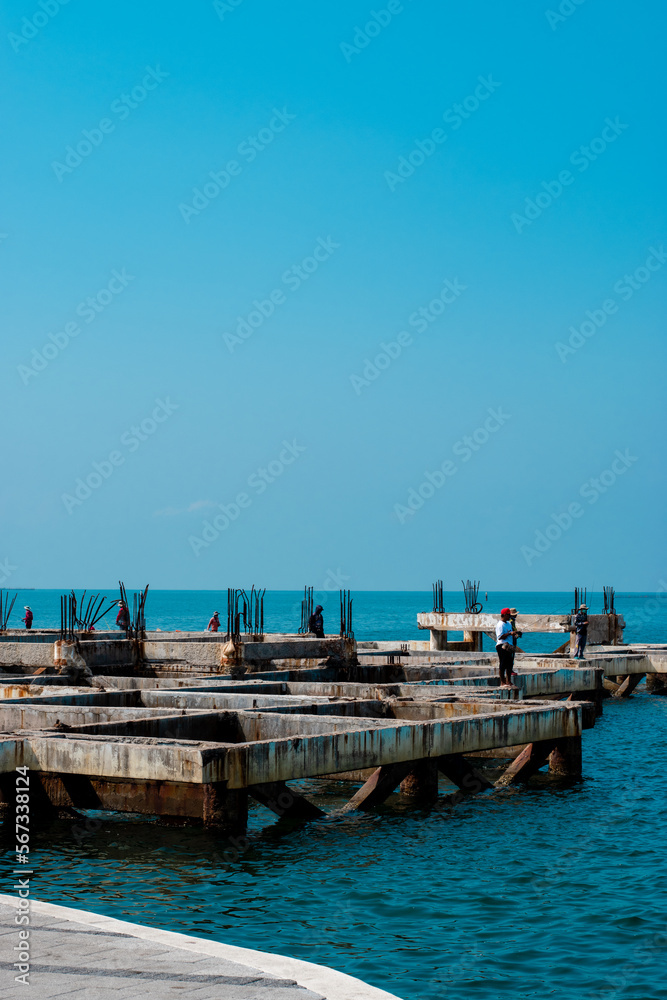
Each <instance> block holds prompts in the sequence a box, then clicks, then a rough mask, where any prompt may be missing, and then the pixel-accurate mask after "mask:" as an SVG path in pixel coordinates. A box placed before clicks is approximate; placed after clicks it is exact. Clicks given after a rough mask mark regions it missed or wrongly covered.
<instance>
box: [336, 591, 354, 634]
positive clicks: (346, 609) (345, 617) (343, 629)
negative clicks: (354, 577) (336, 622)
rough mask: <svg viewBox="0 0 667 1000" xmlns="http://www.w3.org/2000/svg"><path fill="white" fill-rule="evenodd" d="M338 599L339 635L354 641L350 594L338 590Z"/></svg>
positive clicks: (349, 592)
mask: <svg viewBox="0 0 667 1000" xmlns="http://www.w3.org/2000/svg"><path fill="white" fill-rule="evenodd" d="M338 593H339V598H340V634H341V636H343V637H344V638H346V639H354V630H353V628H352V596H351V594H352V592H351V591H350V590H339V592H338Z"/></svg>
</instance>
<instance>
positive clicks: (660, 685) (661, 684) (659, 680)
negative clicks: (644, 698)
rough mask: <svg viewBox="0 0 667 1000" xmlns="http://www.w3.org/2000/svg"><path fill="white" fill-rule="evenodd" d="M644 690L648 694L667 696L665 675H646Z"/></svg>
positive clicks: (666, 678) (666, 677) (666, 675)
mask: <svg viewBox="0 0 667 1000" xmlns="http://www.w3.org/2000/svg"><path fill="white" fill-rule="evenodd" d="M646 690H647V691H648V692H649V694H667V674H647V675H646Z"/></svg>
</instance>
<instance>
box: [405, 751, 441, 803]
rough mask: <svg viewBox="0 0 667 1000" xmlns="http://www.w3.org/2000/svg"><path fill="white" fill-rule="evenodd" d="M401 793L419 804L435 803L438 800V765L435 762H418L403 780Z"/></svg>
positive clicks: (429, 760) (428, 760)
mask: <svg viewBox="0 0 667 1000" xmlns="http://www.w3.org/2000/svg"><path fill="white" fill-rule="evenodd" d="M401 792H402V793H403V795H409V796H410V797H411V798H414V799H419V800H420V801H421V802H435V801H436V799H437V798H438V763H437V761H436V760H431V759H430V758H429V759H427V760H420V761H417V762H416V763H415V766H414V768H413V769H412V770H411V771H410V773H409V774H407V775H406V776H405V778H403V781H402V782H401Z"/></svg>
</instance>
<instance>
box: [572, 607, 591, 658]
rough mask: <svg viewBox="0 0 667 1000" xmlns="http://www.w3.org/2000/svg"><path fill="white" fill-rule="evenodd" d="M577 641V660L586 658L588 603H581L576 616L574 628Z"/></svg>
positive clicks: (575, 649)
mask: <svg viewBox="0 0 667 1000" xmlns="http://www.w3.org/2000/svg"><path fill="white" fill-rule="evenodd" d="M572 631H573V632H574V633H575V636H576V641H575V644H574V658H575V660H584V659H585V656H584V650H585V649H586V638H587V636H588V605H587V604H580V605H579V610H578V611H577V613H576V615H575V616H574V628H573V629H572Z"/></svg>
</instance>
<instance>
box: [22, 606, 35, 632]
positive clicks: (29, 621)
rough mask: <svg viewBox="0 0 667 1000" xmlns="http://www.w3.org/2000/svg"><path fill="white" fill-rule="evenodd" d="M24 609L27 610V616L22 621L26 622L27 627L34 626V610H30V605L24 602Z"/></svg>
mask: <svg viewBox="0 0 667 1000" xmlns="http://www.w3.org/2000/svg"><path fill="white" fill-rule="evenodd" d="M23 610H24V611H25V618H22V619H21V621H22V622H25V627H26V628H32V611H31V610H30V606H29V605H28V604H24V606H23Z"/></svg>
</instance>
